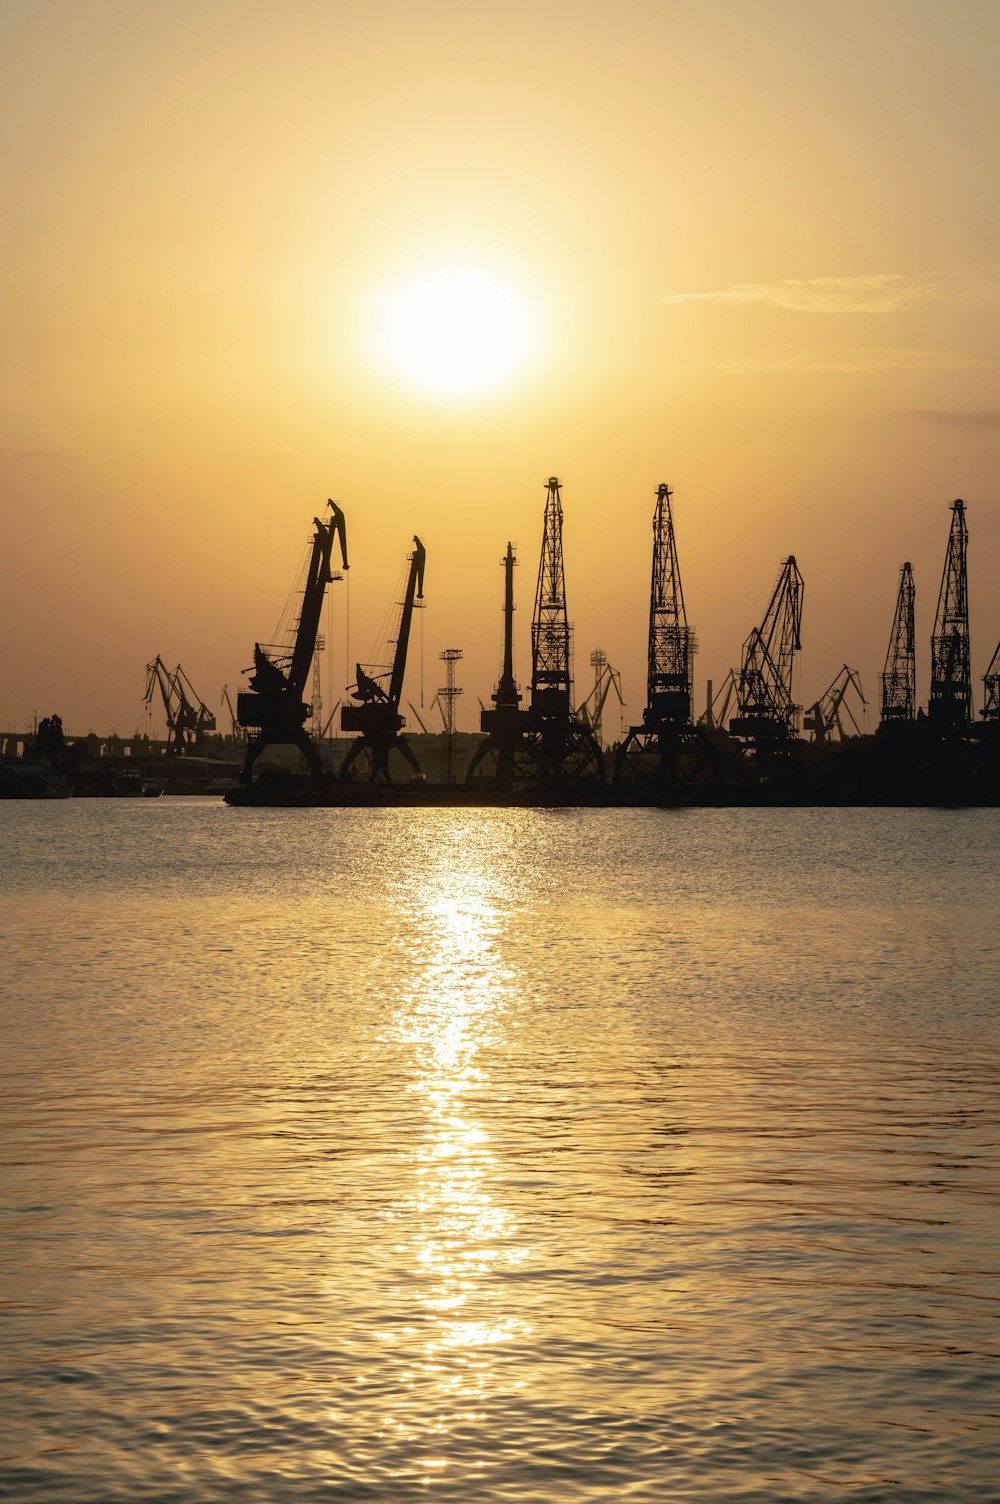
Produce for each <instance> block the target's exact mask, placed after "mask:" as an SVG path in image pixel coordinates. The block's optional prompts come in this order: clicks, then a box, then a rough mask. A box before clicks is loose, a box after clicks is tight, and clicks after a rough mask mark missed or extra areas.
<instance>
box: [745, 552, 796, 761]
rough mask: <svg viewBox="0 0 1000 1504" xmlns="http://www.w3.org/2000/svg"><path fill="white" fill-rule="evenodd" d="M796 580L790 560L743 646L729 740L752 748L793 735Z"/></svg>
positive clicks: (792, 558) (787, 561) (784, 739)
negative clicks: (733, 738)
mask: <svg viewBox="0 0 1000 1504" xmlns="http://www.w3.org/2000/svg"><path fill="white" fill-rule="evenodd" d="M804 588H805V587H804V585H803V582H802V576H801V574H800V573H799V569H798V565H797V564H796V562H795V558H794V556H793V555H791V554H789V556H788V558H787V559H786V560H785V561H784V563H783V564H782V567H781V572H780V573H779V575H778V579H777V582H776V584H775V587H774V590H773V591H772V593H771V599H770V602H769V604H768V607H767V610H766V612H765V613H764V620H763V622H762V623H761V625H760V626H759V627H755V628H754V629H753V631H752V632H751V633H750V636H749V637H748V638H747V640H746V642H745V643H744V644H743V666H742V667H741V669H740V676H739V681H738V684H737V691H736V696H737V714H736V716H735V717H734V718H733V719H732V720H731V721H730V723H729V729H730V731H731V732H732V734H733V736H739V737H742V738H745V739H746V740H748V741H750V742H753V743H760V742H774V741H787V740H788V739H789V738H790V737H791V736H792V735H793V734H794V732H795V722H796V716H797V713H798V707H797V706H796V705H795V704H794V703H793V700H792V668H793V665H794V661H795V654H796V653H797V652H799V651H800V649H801V646H802V642H801V628H802V597H803V593H804Z"/></svg>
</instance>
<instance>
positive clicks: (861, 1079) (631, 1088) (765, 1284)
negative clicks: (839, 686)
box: [0, 798, 1000, 1504]
mask: <svg viewBox="0 0 1000 1504" xmlns="http://www.w3.org/2000/svg"><path fill="white" fill-rule="evenodd" d="M998 891H1000V812H998V811H995V810H965V811H962V810H940V811H939V810H913V811H910V810H864V811H852V810H715V811H712V810H690V811H683V812H670V811H653V810H648V811H644V810H629V811H612V810H588V811H582V810H581V811H574V810H558V811H545V810H510V811H504V810H483V811H463V812H454V811H449V810H425V811H401V810H384V811H380V810H353V811H349V810H345V811H338V810H313V811H309V810H302V811H294V810H230V809H227V808H226V807H224V806H223V805H221V804H218V803H215V802H214V801H205V800H195V799H177V798H175V799H171V798H163V799H159V800H135V801H130V800H122V801H110V800H109V801H104V800H92V801H88V800H72V801H68V802H61V803H51V804H44V803H37V804H35V803H13V804H12V803H7V804H4V805H0V933H2V951H0V993H2V1007H0V1075H2V1081H0V1137H2V1149H0V1155H2V1169H0V1176H2V1192H3V1194H2V1219H0V1299H2V1313H0V1354H2V1380H3V1381H2V1383H0V1497H2V1498H3V1499H10V1500H16V1501H18V1504H21V1501H23V1504H32V1501H42V1500H45V1501H48V1500H54V1501H55V1500H58V1501H67V1504H91V1501H93V1504H116V1501H128V1504H133V1501H157V1504H214V1501H222V1500H225V1501H241V1504H244V1501H250V1504H257V1501H285V1500H288V1501H309V1504H312V1501H317V1504H318V1501H336V1500H385V1501H389V1504H409V1501H413V1500H448V1501H459V1504H474V1501H480V1500H484V1501H494V1500H495V1501H498V1504H528V1501H533V1504H543V1501H544V1504H549V1501H551V1504H556V1501H558V1504H575V1501H581V1504H582V1501H587V1504H591V1501H598V1500H602V1501H603V1500H615V1501H617V1500H626V1501H630V1504H645V1501H652V1500H664V1501H667V1500H669V1501H679V1504H683V1501H689V1500H690V1501H699V1504H701V1501H704V1504H730V1501H733V1504H735V1501H740V1504H749V1501H761V1504H780V1501H786V1500H787V1501H792V1500H794V1501H800V1500H805V1501H813V1500H815V1501H829V1500H841V1499H843V1500H850V1501H852V1504H874V1501H891V1504H906V1501H940V1504H960V1501H970V1504H972V1501H974V1504H987V1501H990V1500H994V1501H995V1500H1000V1464H998V1458H1000V1280H998V1277H997V1270H998V1263H1000V1252H998V1249H1000V1216H998V1202H1000V1121H998V1120H1000V1091H998V1086H1000V1051H998V1044H1000V980H998V979H1000V940H998V925H997V911H998Z"/></svg>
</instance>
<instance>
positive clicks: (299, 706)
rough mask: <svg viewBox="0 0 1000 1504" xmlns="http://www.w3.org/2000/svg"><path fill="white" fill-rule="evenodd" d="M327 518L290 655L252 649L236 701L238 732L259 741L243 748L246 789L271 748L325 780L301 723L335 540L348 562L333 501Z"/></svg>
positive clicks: (317, 525) (317, 528) (318, 528)
mask: <svg viewBox="0 0 1000 1504" xmlns="http://www.w3.org/2000/svg"><path fill="white" fill-rule="evenodd" d="M327 506H328V507H329V508H330V511H331V514H332V515H331V516H330V518H329V520H328V521H323V520H322V519H321V518H319V517H314V518H313V528H314V531H313V537H312V548H311V551H310V555H309V560H308V563H307V565H306V576H305V585H304V588H303V591H302V605H301V608H300V610H299V619H298V624H297V626H296V629H295V639H294V643H293V645H292V650H291V654H290V655H289V654H282V653H280V652H279V651H278V650H277V649H274V648H271V649H267V648H264V647H262V646H261V645H260V643H259V642H258V643H255V644H254V662H253V668H252V669H246V670H245V672H246V673H248V674H250V675H251V677H250V689H249V690H244V691H243V692H242V693H240V694H239V695H237V697H236V716H237V720H238V721H239V724H240V725H241V726H246V727H248V728H250V729H252V730H256V732H257V735H256V736H255V737H253V739H252V740H251V741H250V742H249V744H248V746H247V753H246V759H245V761H244V764H243V782H244V784H249V782H250V779H251V775H252V773H253V765H254V763H255V762H256V760H257V758H258V757H259V756H260V754H261V753H262V752H263V750H264V748H265V747H269V746H290V747H298V749H299V751H300V752H301V753H302V755H303V756H304V757H305V759H306V762H307V763H308V764H309V771H310V774H311V776H312V781H313V783H314V784H318V783H319V782H320V781H321V779H322V775H323V764H322V760H321V758H320V754H319V751H318V750H317V748H316V746H315V744H314V743H313V741H312V740H311V738H310V737H309V736H308V734H307V732H306V729H305V723H306V721H307V719H308V718H309V716H310V715H311V713H312V708H311V706H309V705H307V704H306V702H305V700H304V698H303V695H304V691H305V687H306V683H307V681H308V678H309V670H310V667H311V665H312V660H313V653H314V651H315V648H316V636H317V633H318V631H319V622H320V613H321V612H322V609H323V599H324V597H325V595H326V587H327V585H329V584H330V583H331V581H332V580H333V579H334V578H335V575H334V573H333V571H332V570H331V568H330V558H331V555H332V553H333V544H334V540H335V539H336V540H337V541H338V542H339V544H340V556H341V560H342V562H343V568H344V569H345V570H346V569H348V568H349V567H350V566H349V564H348V562H347V523H346V520H345V517H344V513H343V511H342V510H341V508H340V507H339V506H338V505H337V503H336V502H335V501H328V502H327Z"/></svg>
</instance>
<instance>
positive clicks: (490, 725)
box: [465, 543, 528, 788]
mask: <svg viewBox="0 0 1000 1504" xmlns="http://www.w3.org/2000/svg"><path fill="white" fill-rule="evenodd" d="M500 563H501V566H502V568H503V637H502V643H503V649H502V654H503V660H502V667H501V670H500V678H499V679H498V681H497V687H496V689H495V690H494V691H493V694H492V696H491V698H492V700H493V709H492V710H487V709H486V708H485V706H484V707H483V709H482V711H481V712H480V717H479V726H480V730H482V731H484V732H485V733H486V735H485V736H484V737H483V740H482V741H481V742H480V743H479V746H478V747H477V748H476V750H475V752H474V753H473V755H472V760H471V761H470V763H469V766H468V768H467V769H466V774H465V779H466V782H467V783H477V782H478V783H487V784H490V785H493V786H495V787H498V788H510V787H511V785H512V783H513V780H514V772H515V761H516V756H517V752H518V751H519V749H521V748H522V746H523V744H524V738H525V735H526V732H527V722H528V712H527V711H526V710H522V709H521V708H520V707H521V699H522V696H521V693H520V691H519V689H518V687H517V681H516V680H515V678H514V570H515V569H516V568H517V557H516V555H515V553H514V545H513V544H512V543H508V544H507V552H506V553H505V555H504V557H503V558H502V559H501V561H500Z"/></svg>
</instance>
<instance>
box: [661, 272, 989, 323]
mask: <svg viewBox="0 0 1000 1504" xmlns="http://www.w3.org/2000/svg"><path fill="white" fill-rule="evenodd" d="M662 301H663V302H664V303H674V304H676V303H722V304H730V305H738V304H758V305H763V306H766V307H769V308H784V309H789V310H791V311H793V312H795V313H898V312H900V311H901V310H903V309H907V308H915V307H917V306H918V305H919V304H923V303H968V304H995V303H997V302H1000V276H998V275H997V274H996V273H995V272H989V273H985V274H983V273H975V274H973V273H960V274H955V275H942V274H939V273H928V274H926V275H917V274H914V273H907V272H899V273H897V272H878V273H873V274H871V275H870V276H864V277H809V278H807V279H805V280H800V281H794V280H793V281H782V282H737V283H736V284H735V285H734V286H732V287H725V288H721V289H719V290H717V291H715V292H674V293H667V294H665V295H664V297H663V299H662Z"/></svg>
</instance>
